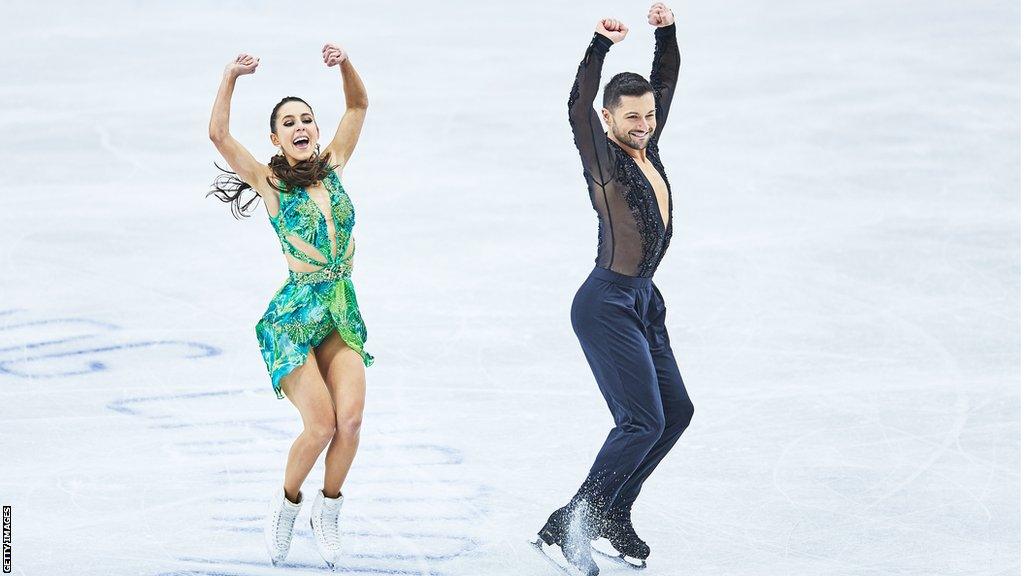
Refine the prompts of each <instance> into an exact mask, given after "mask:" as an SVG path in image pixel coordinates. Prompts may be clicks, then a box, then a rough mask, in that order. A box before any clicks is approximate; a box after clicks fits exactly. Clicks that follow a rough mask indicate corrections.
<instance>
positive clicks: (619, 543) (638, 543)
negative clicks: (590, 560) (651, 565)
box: [593, 515, 651, 570]
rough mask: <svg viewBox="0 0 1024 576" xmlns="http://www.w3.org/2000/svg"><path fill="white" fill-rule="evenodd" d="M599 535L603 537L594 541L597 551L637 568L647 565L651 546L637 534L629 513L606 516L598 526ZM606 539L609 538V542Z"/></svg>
mask: <svg viewBox="0 0 1024 576" xmlns="http://www.w3.org/2000/svg"><path fill="white" fill-rule="evenodd" d="M598 536H599V537H600V538H602V539H601V540H598V541H597V542H594V543H593V547H594V550H595V551H596V552H597V553H599V554H601V555H602V556H607V557H609V558H613V559H615V560H618V561H620V562H621V563H623V564H625V565H627V566H631V567H633V568H636V569H637V570H642V569H643V568H646V567H647V557H648V556H650V555H651V547H650V546H648V545H647V543H646V542H644V541H643V540H641V539H640V537H639V536H637V535H636V530H634V529H633V521H632V520H631V519H630V517H629V516H628V515H626V516H625V517H610V518H606V519H605V520H604V522H601V524H600V526H599V527H598ZM604 539H607V544H606V543H605V540H604Z"/></svg>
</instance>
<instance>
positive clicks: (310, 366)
mask: <svg viewBox="0 0 1024 576" xmlns="http://www.w3.org/2000/svg"><path fill="white" fill-rule="evenodd" d="M281 389H282V390H283V391H284V393H285V396H287V397H288V399H289V400H291V402H292V404H294V405H295V407H296V408H298V410H299V414H300V415H301V416H302V426H303V429H302V433H301V434H299V437H298V438H296V439H295V442H294V443H292V448H291V450H290V451H289V452H288V465H287V466H286V467H285V471H284V493H285V497H286V498H288V499H289V500H291V501H292V502H298V500H299V489H300V488H302V483H303V481H305V480H306V476H309V471H310V470H312V469H313V464H316V459H317V458H318V457H319V456H320V453H321V452H323V451H324V448H326V447H327V444H328V443H329V442H330V441H331V439H332V438H334V436H335V430H336V427H337V424H336V422H337V420H336V418H335V417H334V405H333V403H332V401H331V395H330V393H329V392H328V391H327V386H325V385H324V380H323V377H322V376H321V375H320V371H319V369H318V368H317V362H316V358H315V357H314V355H313V353H312V352H310V353H309V356H308V357H307V358H306V363H305V364H303V365H302V366H299V367H298V368H296V369H295V370H293V371H292V372H291V373H290V374H288V375H287V376H285V377H284V379H283V380H282V381H281Z"/></svg>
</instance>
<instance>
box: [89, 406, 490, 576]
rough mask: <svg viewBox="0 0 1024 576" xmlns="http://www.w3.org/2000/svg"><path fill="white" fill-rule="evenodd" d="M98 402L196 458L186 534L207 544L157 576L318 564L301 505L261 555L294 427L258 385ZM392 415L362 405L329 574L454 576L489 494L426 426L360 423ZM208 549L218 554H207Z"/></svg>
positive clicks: (285, 409)
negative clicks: (275, 551)
mask: <svg viewBox="0 0 1024 576" xmlns="http://www.w3.org/2000/svg"><path fill="white" fill-rule="evenodd" d="M382 404H384V403H382ZM227 406H230V409H226V407H227ZM107 408H108V409H110V410H113V411H115V412H118V413H121V414H125V415H129V416H133V417H136V418H140V419H142V420H144V421H146V422H147V426H148V427H150V428H151V429H154V430H172V431H173V433H174V435H175V437H176V440H175V442H174V444H173V446H172V447H170V448H169V449H170V450H172V451H173V454H171V455H170V456H171V457H172V458H181V459H185V460H187V461H189V462H191V463H192V464H193V465H196V463H198V465H197V466H198V467H199V468H201V470H200V471H199V473H200V474H202V475H204V476H205V477H208V478H210V485H211V494H210V498H209V499H207V500H206V501H205V503H204V506H203V507H202V508H203V509H202V511H201V513H197V514H196V516H195V522H196V526H195V528H194V530H196V531H198V534H197V535H195V537H196V539H197V541H205V542H209V543H211V545H209V546H204V547H203V548H202V549H201V550H200V549H196V551H195V553H191V554H189V553H186V554H178V555H175V558H176V562H177V563H178V566H177V570H176V571H170V572H168V571H164V572H159V574H160V575H161V576H171V575H190V576H191V575H195V576H198V575H207V576H211V575H224V576H241V575H243V574H263V573H266V574H282V570H284V573H287V572H288V571H289V570H297V571H309V570H316V571H328V570H329V569H328V568H327V566H326V564H325V563H324V562H323V560H322V559H321V558H320V556H319V555H318V554H317V552H316V549H315V547H314V544H313V535H312V532H311V530H310V528H309V508H308V506H304V507H303V510H302V511H301V512H300V513H299V517H298V519H297V520H296V523H295V538H294V540H293V542H292V548H291V551H290V553H289V555H288V558H287V559H286V560H285V561H284V562H283V563H281V564H278V566H277V567H274V566H272V565H271V564H270V561H269V560H268V559H267V557H266V551H265V549H264V544H263V521H264V509H265V508H266V498H267V497H268V489H269V487H272V486H274V485H276V484H278V483H279V482H280V480H281V474H282V466H283V462H284V457H285V455H286V454H287V451H288V447H289V446H290V444H291V442H292V441H293V440H294V437H295V434H296V433H297V432H298V426H299V424H298V421H297V417H296V416H295V415H294V414H292V413H291V407H290V406H287V405H286V401H283V400H282V401H278V400H276V399H274V398H273V397H272V393H270V391H269V389H264V388H257V389H252V390H211V391H207V392H197V393H185V394H162V395H151V396H139V397H131V398H122V399H119V400H117V401H114V402H110V403H109V404H108V406H107ZM226 416H228V417H226ZM402 421H403V420H402V417H401V415H400V414H397V413H388V412H385V411H377V410H374V411H372V412H368V417H367V422H368V423H367V424H364V431H365V433H364V434H363V441H362V445H361V446H360V449H359V454H358V455H357V457H356V462H355V464H354V466H353V469H352V471H351V472H350V475H349V482H347V483H346V490H345V494H346V497H347V498H346V501H345V508H344V509H343V511H342V538H343V546H344V553H343V554H344V555H343V557H342V560H341V561H340V562H339V563H338V566H337V567H336V569H335V571H336V572H340V573H346V574H368V575H369V574H395V575H406V574H408V575H414V574H423V575H431V576H445V575H446V574H451V573H453V572H451V571H449V570H448V566H449V564H450V563H451V562H453V561H455V560H456V559H460V558H463V557H466V556H468V555H471V554H472V553H473V552H474V551H475V550H476V549H477V548H479V546H480V542H479V541H478V540H477V539H476V538H473V537H471V536H466V534H472V533H474V532H475V531H474V529H473V527H474V526H475V525H477V524H479V523H480V521H481V520H482V519H485V518H486V516H487V514H488V510H487V508H486V505H487V500H488V498H489V494H490V490H489V489H488V487H487V486H484V485H483V484H481V483H479V482H476V481H473V480H470V479H467V478H466V477H465V474H464V473H463V470H462V466H461V465H462V462H463V457H462V453H461V452H460V451H459V450H457V449H455V448H452V447H450V446H447V445H445V444H443V443H440V442H438V443H434V442H431V441H429V440H427V439H426V438H427V437H426V433H427V431H426V430H425V429H418V428H417V429H412V428H413V427H412V426H405V425H396V426H394V427H392V428H390V429H376V428H373V424H372V423H371V422H402ZM254 454H255V455H260V456H259V457H254ZM254 462H259V465H254ZM321 476H322V464H318V465H317V466H316V467H315V468H314V469H313V471H312V472H311V473H310V476H309V479H308V480H307V482H306V484H305V486H304V487H303V492H304V493H305V494H306V495H307V496H306V498H307V499H308V498H310V496H309V495H310V494H312V493H313V491H315V490H316V489H317V487H318V483H319V480H320V478H321ZM212 543H216V545H212ZM208 550H209V551H217V552H218V553H213V554H210V555H206V554H205V552H206V551H208Z"/></svg>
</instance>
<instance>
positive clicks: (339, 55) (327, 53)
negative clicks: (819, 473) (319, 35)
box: [322, 42, 348, 67]
mask: <svg viewBox="0 0 1024 576" xmlns="http://www.w3.org/2000/svg"><path fill="white" fill-rule="evenodd" d="M322 52H323V57H324V64H327V66H328V67H330V66H340V65H341V63H342V62H344V61H345V60H347V59H348V54H346V53H345V50H344V49H343V48H342V47H341V46H338V45H337V44H332V43H330V42H328V43H327V44H324V47H323V50H322Z"/></svg>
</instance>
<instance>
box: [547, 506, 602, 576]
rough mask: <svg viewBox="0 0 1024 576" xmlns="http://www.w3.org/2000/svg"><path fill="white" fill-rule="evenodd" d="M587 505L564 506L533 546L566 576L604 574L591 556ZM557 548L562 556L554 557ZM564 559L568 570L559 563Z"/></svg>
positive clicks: (551, 517) (549, 519)
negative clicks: (560, 559)
mask: <svg viewBox="0 0 1024 576" xmlns="http://www.w3.org/2000/svg"><path fill="white" fill-rule="evenodd" d="M585 507H586V505H585V504H584V505H581V506H575V507H573V508H570V507H568V506H564V507H562V508H559V509H558V510H555V511H554V512H553V513H552V514H551V516H550V517H548V521H547V523H546V524H544V527H543V528H541V529H540V532H537V538H536V539H535V540H533V541H532V542H531V544H533V545H534V547H535V548H537V551H539V552H540V553H541V554H542V555H543V556H544V558H546V559H547V560H548V561H549V562H551V563H552V564H553V565H554V566H555V567H556V568H558V569H559V570H560V571H561V572H563V573H564V574H569V575H571V576H597V574H598V572H600V570H599V569H598V567H597V564H595V563H594V558H593V556H591V554H590V536H589V535H588V532H589V531H590V528H589V523H588V522H587V520H586V518H587V517H586V514H585V510H586V508H585ZM555 546H557V547H558V548H559V549H560V551H561V554H555V553H554V549H553V548H554V547H555ZM557 556H562V557H563V558H564V559H565V561H566V562H568V566H563V565H562V564H561V562H559V561H558V560H556V557H557Z"/></svg>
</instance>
